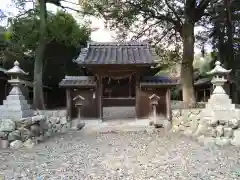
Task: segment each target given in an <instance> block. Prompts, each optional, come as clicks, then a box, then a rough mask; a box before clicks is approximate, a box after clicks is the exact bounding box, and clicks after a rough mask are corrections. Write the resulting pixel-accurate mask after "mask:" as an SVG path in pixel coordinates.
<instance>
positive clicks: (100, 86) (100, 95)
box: [97, 75, 103, 120]
mask: <svg viewBox="0 0 240 180" xmlns="http://www.w3.org/2000/svg"><path fill="white" fill-rule="evenodd" d="M97 85H98V86H97V92H98V93H97V97H98V115H99V119H100V120H103V81H102V76H101V75H98V76H97Z"/></svg>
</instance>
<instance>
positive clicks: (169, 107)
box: [166, 88, 172, 121]
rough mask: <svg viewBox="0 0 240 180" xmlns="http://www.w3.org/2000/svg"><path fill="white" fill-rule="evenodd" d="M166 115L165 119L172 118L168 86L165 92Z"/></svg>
mask: <svg viewBox="0 0 240 180" xmlns="http://www.w3.org/2000/svg"><path fill="white" fill-rule="evenodd" d="M166 113H167V114H166V115H167V119H168V120H169V121H171V120H172V112H171V90H170V88H168V89H167V92H166Z"/></svg>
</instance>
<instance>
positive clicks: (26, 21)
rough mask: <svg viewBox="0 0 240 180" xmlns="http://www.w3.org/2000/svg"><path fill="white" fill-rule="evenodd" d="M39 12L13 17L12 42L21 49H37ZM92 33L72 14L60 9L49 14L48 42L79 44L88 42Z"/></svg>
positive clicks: (69, 44) (68, 44)
mask: <svg viewBox="0 0 240 180" xmlns="http://www.w3.org/2000/svg"><path fill="white" fill-rule="evenodd" d="M39 24H40V19H39V12H38V11H37V10H36V11H35V12H30V13H29V14H28V16H26V17H22V18H16V19H13V22H12V25H11V27H10V32H11V34H12V35H11V42H12V43H13V44H15V46H16V47H17V48H19V49H20V50H21V51H24V52H25V51H28V50H30V51H35V49H36V47H37V45H38V44H37V42H38V41H39V37H40V32H39ZM89 35H90V29H89V28H88V27H87V26H85V25H84V26H82V27H79V25H78V24H77V22H76V20H75V19H74V18H73V17H72V15H71V14H68V13H65V12H63V11H58V12H57V13H56V15H54V14H50V13H49V14H48V20H47V37H46V40H47V42H48V43H50V42H52V41H54V42H58V43H63V44H65V45H67V46H78V45H79V44H81V43H82V42H86V41H87V40H88V38H89Z"/></svg>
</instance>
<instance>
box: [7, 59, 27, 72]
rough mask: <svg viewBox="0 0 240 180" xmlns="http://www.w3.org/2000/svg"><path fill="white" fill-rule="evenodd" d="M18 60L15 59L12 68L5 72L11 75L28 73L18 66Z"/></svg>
mask: <svg viewBox="0 0 240 180" xmlns="http://www.w3.org/2000/svg"><path fill="white" fill-rule="evenodd" d="M19 65H20V64H19V62H18V61H15V62H14V66H13V68H11V69H9V70H8V71H7V72H6V74H12V75H28V73H26V72H25V71H23V70H22V69H21V68H20V67H19Z"/></svg>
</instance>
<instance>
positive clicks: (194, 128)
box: [172, 108, 240, 146]
mask: <svg viewBox="0 0 240 180" xmlns="http://www.w3.org/2000/svg"><path fill="white" fill-rule="evenodd" d="M202 110H203V109H202V108H193V109H174V110H172V131H173V132H180V133H183V134H185V135H186V136H191V137H194V138H196V139H197V140H198V141H199V142H200V143H203V144H217V145H220V146H223V145H229V144H231V145H234V146H240V121H239V120H237V119H229V121H228V122H225V123H222V122H221V121H214V122H213V120H210V121H205V120H202V119H201V118H200V114H201V112H202ZM236 111H239V109H236Z"/></svg>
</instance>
